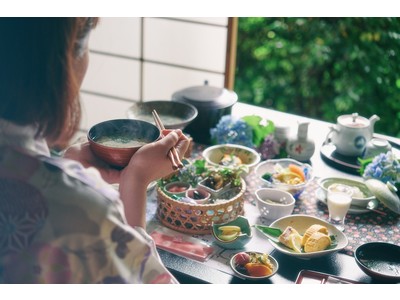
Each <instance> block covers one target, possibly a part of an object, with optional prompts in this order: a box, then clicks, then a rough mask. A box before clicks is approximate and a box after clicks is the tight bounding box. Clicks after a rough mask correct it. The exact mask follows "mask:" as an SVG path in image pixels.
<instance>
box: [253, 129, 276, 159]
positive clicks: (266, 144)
mask: <svg viewBox="0 0 400 300" xmlns="http://www.w3.org/2000/svg"><path fill="white" fill-rule="evenodd" d="M279 150H280V145H279V143H278V142H277V140H276V139H275V138H274V135H273V134H269V135H267V136H266V137H265V139H264V141H263V142H262V144H261V145H260V147H259V148H258V152H260V154H261V159H263V160H267V159H271V158H274V157H275V156H277V155H278V154H279Z"/></svg>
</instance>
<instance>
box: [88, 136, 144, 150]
mask: <svg viewBox="0 0 400 300" xmlns="http://www.w3.org/2000/svg"><path fill="white" fill-rule="evenodd" d="M95 141H96V143H98V144H101V145H103V146H106V147H112V148H132V147H141V146H144V145H145V144H147V143H148V141H146V140H143V139H135V140H132V137H129V136H122V135H120V136H113V137H110V136H102V137H99V138H97V139H95Z"/></svg>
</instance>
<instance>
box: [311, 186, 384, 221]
mask: <svg viewBox="0 0 400 300" xmlns="http://www.w3.org/2000/svg"><path fill="white" fill-rule="evenodd" d="M315 195H316V196H317V199H318V200H319V201H321V202H322V203H324V204H325V205H326V197H325V193H324V191H323V190H322V189H321V188H317V190H316V191H315ZM373 209H376V207H373ZM368 212H371V210H368V209H366V208H361V207H357V206H350V208H349V211H348V213H349V214H354V215H358V214H365V213H368Z"/></svg>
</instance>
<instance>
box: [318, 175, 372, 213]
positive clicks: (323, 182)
mask: <svg viewBox="0 0 400 300" xmlns="http://www.w3.org/2000/svg"><path fill="white" fill-rule="evenodd" d="M334 183H337V184H343V185H347V186H350V187H356V188H358V189H359V190H360V191H361V192H362V193H363V194H364V196H365V197H355V196H353V197H352V199H353V200H352V202H351V204H352V205H355V206H359V207H367V205H368V202H369V201H371V200H374V199H375V196H374V194H373V193H372V192H371V191H370V190H369V188H368V187H367V186H366V185H365V183H364V182H361V181H356V180H351V179H347V178H339V177H329V178H321V179H319V180H318V185H319V187H320V188H321V189H322V190H323V192H324V194H325V198H326V195H327V192H328V187H329V186H330V185H332V184H334Z"/></svg>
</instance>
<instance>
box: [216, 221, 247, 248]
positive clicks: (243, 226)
mask: <svg viewBox="0 0 400 300" xmlns="http://www.w3.org/2000/svg"><path fill="white" fill-rule="evenodd" d="M221 226H238V227H240V231H241V234H240V235H238V236H237V237H236V238H234V239H232V240H230V241H225V240H222V239H220V238H219V235H220V234H221V233H222V231H221V230H220V229H219V228H220V227H221ZM211 231H212V235H213V236H214V238H215V241H214V242H215V244H217V245H218V246H220V247H222V248H225V249H241V248H243V247H244V246H245V245H246V244H247V243H248V242H250V240H251V238H252V237H253V234H252V231H251V226H250V224H249V221H248V220H247V218H245V217H243V216H238V217H237V218H236V219H235V220H233V221H230V222H227V223H219V224H215V223H212V230H211Z"/></svg>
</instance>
